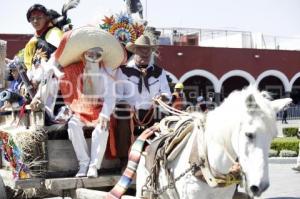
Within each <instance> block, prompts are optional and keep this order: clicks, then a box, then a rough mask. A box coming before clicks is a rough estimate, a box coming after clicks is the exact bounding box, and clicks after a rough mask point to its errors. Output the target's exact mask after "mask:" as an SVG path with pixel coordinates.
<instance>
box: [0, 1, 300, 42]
mask: <svg viewBox="0 0 300 199" xmlns="http://www.w3.org/2000/svg"><path fill="white" fill-rule="evenodd" d="M64 2H65V1H64V0H1V7H0V33H24V34H28V33H33V28H32V27H31V25H30V24H29V23H28V22H27V20H26V12H27V10H28V8H29V7H30V6H31V5H33V4H34V3H40V4H43V5H45V6H46V7H47V8H51V9H55V10H57V11H60V10H61V8H62V5H63V3H64ZM141 2H142V4H143V7H144V14H145V15H146V16H145V17H146V18H147V21H148V24H149V25H151V26H154V27H157V28H170V27H189V28H199V29H221V30H238V31H251V32H260V33H263V34H266V35H273V36H282V37H299V38H300V21H299V19H300V12H299V8H300V0H181V1H179V0H141ZM124 5H125V4H124V2H123V0H81V2H80V4H79V5H78V7H77V8H76V9H73V10H70V11H69V17H70V18H71V20H72V24H73V25H74V26H75V27H79V26H83V25H86V24H95V23H96V22H97V21H101V19H102V18H103V16H104V15H110V14H115V13H119V12H120V11H122V10H124V8H125V6H124Z"/></svg>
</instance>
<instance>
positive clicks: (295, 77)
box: [290, 72, 300, 90]
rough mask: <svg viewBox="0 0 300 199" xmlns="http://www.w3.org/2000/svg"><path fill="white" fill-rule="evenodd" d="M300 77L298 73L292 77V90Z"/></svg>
mask: <svg viewBox="0 0 300 199" xmlns="http://www.w3.org/2000/svg"><path fill="white" fill-rule="evenodd" d="M299 77H300V72H298V73H296V74H295V75H294V76H293V77H292V79H291V81H290V86H291V90H292V88H293V85H294V83H295V81H296V80H297V79H298V78H299Z"/></svg>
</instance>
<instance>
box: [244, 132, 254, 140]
mask: <svg viewBox="0 0 300 199" xmlns="http://www.w3.org/2000/svg"><path fill="white" fill-rule="evenodd" d="M246 136H247V138H249V139H250V140H253V139H254V137H255V135H254V133H250V132H247V133H246Z"/></svg>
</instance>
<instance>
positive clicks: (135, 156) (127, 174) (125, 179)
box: [106, 126, 159, 199]
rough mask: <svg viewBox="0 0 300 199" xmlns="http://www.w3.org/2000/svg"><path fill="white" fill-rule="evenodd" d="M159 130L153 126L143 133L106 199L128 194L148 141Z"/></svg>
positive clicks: (135, 143) (132, 148)
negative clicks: (127, 191)
mask: <svg viewBox="0 0 300 199" xmlns="http://www.w3.org/2000/svg"><path fill="white" fill-rule="evenodd" d="M158 130H159V127H158V126H152V127H150V128H148V129H146V130H145V131H143V133H142V134H141V135H140V136H139V137H138V138H137V139H136V141H135V142H134V143H133V145H132V147H131V150H130V153H129V158H128V163H127V167H126V169H125V171H124V172H123V175H122V176H121V178H120V180H119V181H118V183H117V184H116V185H115V186H114V187H113V188H112V190H111V191H110V192H109V193H108V194H107V196H106V199H119V198H121V197H122V195H123V194H124V193H125V192H126V190H127V189H128V187H129V186H130V184H131V182H132V180H133V178H134V176H135V174H136V170H137V167H138V164H139V161H140V158H141V154H142V151H143V148H144V144H145V141H146V139H147V138H149V137H150V136H151V135H152V134H153V133H154V132H156V131H158Z"/></svg>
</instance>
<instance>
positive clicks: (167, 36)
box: [157, 28, 300, 50]
mask: <svg viewBox="0 0 300 199" xmlns="http://www.w3.org/2000/svg"><path fill="white" fill-rule="evenodd" d="M157 30H159V31H161V36H160V44H161V45H164V44H165V45H197V46H206V47H230V48H256V49H276V50H300V37H280V36H272V35H266V34H262V33H253V32H250V31H235V30H215V29H196V28H157Z"/></svg>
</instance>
